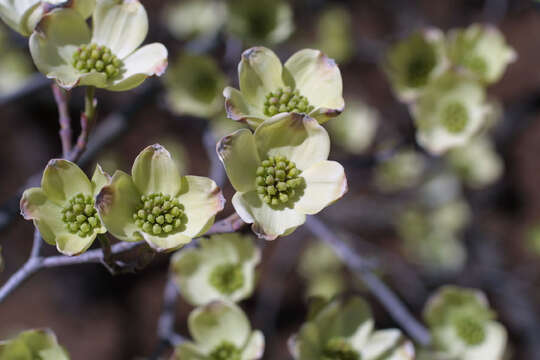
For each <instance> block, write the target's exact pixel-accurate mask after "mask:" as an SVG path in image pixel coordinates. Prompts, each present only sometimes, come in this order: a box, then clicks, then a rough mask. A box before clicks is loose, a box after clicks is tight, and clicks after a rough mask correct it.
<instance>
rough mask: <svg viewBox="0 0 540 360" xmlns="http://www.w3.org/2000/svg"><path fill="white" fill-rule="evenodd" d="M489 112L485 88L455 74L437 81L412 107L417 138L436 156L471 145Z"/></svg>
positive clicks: (447, 75)
mask: <svg viewBox="0 0 540 360" xmlns="http://www.w3.org/2000/svg"><path fill="white" fill-rule="evenodd" d="M489 114H490V105H489V103H487V101H486V94H485V89H484V88H483V87H482V86H481V85H480V84H479V83H478V82H476V81H474V80H470V79H468V78H467V77H464V76H460V75H457V74H451V73H449V74H446V75H444V76H442V77H440V78H439V79H437V80H435V81H433V82H432V83H431V84H430V85H429V86H428V88H427V89H426V91H425V95H423V96H422V97H421V98H420V99H419V100H418V102H417V103H415V104H414V105H412V106H411V115H412V117H413V118H414V121H415V124H416V127H417V132H416V140H417V141H418V143H419V144H420V145H421V146H422V147H423V148H425V149H426V150H427V151H428V152H430V153H432V154H434V155H440V154H443V153H445V152H446V151H448V150H450V149H452V148H455V147H459V146H463V145H465V144H467V143H468V142H469V141H470V140H471V138H472V137H473V136H475V135H476V134H477V133H478V132H479V131H480V130H481V129H482V128H483V126H484V125H485V123H486V119H487V118H488V116H489Z"/></svg>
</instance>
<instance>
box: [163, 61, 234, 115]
mask: <svg viewBox="0 0 540 360" xmlns="http://www.w3.org/2000/svg"><path fill="white" fill-rule="evenodd" d="M164 79H165V85H166V86H167V103H168V105H169V107H170V108H171V109H172V110H173V111H174V112H175V113H177V114H180V115H184V114H185V115H192V116H198V117H201V118H207V117H212V116H215V115H216V114H217V113H219V112H220V111H222V109H223V98H222V97H221V91H222V90H223V88H224V87H225V85H226V83H227V79H226V76H225V74H223V72H222V71H221V70H220V69H219V66H218V64H217V63H216V62H215V61H214V59H212V58H211V57H208V56H204V55H189V54H185V55H183V56H181V57H180V58H179V59H178V60H177V61H176V62H175V63H173V64H172V66H170V67H169V70H168V71H167V74H166V75H165V78H164Z"/></svg>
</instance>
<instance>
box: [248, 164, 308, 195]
mask: <svg viewBox="0 0 540 360" xmlns="http://www.w3.org/2000/svg"><path fill="white" fill-rule="evenodd" d="M299 175H300V170H298V169H297V168H296V165H295V163H294V162H292V161H289V160H288V159H287V158H285V157H284V156H275V157H273V156H272V157H270V158H268V159H267V160H264V161H263V162H262V163H261V165H260V166H259V167H258V168H257V179H256V185H257V193H258V194H259V195H260V196H261V198H262V199H263V201H264V202H265V203H267V204H269V205H273V206H277V205H280V204H286V203H288V202H289V201H290V200H292V199H293V198H294V197H295V195H297V190H298V188H300V187H301V186H302V185H303V184H304V181H303V178H302V177H300V176H299Z"/></svg>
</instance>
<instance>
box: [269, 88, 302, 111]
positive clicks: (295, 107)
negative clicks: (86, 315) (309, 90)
mask: <svg viewBox="0 0 540 360" xmlns="http://www.w3.org/2000/svg"><path fill="white" fill-rule="evenodd" d="M312 110H313V106H311V105H309V102H308V99H307V98H306V97H305V96H302V95H300V91H298V89H296V90H294V91H293V90H292V89H291V88H290V87H288V86H287V87H285V88H279V89H277V90H276V91H274V92H271V93H270V94H268V95H266V101H265V102H264V114H265V115H266V116H274V115H276V114H280V113H284V112H296V113H309V112H310V111H312Z"/></svg>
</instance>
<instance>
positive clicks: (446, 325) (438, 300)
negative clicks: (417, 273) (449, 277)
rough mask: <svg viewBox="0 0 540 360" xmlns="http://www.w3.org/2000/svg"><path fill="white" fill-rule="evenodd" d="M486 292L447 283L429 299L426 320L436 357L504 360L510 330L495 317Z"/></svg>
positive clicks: (433, 352)
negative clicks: (431, 335) (447, 284)
mask: <svg viewBox="0 0 540 360" xmlns="http://www.w3.org/2000/svg"><path fill="white" fill-rule="evenodd" d="M494 316H495V315H494V313H493V311H492V310H491V309H490V307H489V304H488V302H487V299H486V297H485V295H484V294H483V293H482V292H480V291H477V290H474V289H467V288H460V287H457V286H444V287H442V288H441V289H439V290H438V291H437V292H436V293H435V294H434V295H433V296H432V297H431V298H430V299H429V300H428V302H427V304H426V308H425V309H424V319H425V321H426V323H427V324H428V326H429V327H430V330H431V332H432V334H433V337H434V341H433V347H434V349H433V350H427V351H429V353H430V354H431V353H432V357H431V358H434V359H447V358H449V359H457V360H502V359H503V357H504V353H505V349H506V342H507V332H506V329H505V328H504V326H502V325H501V324H500V323H498V322H496V321H495V320H494Z"/></svg>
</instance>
